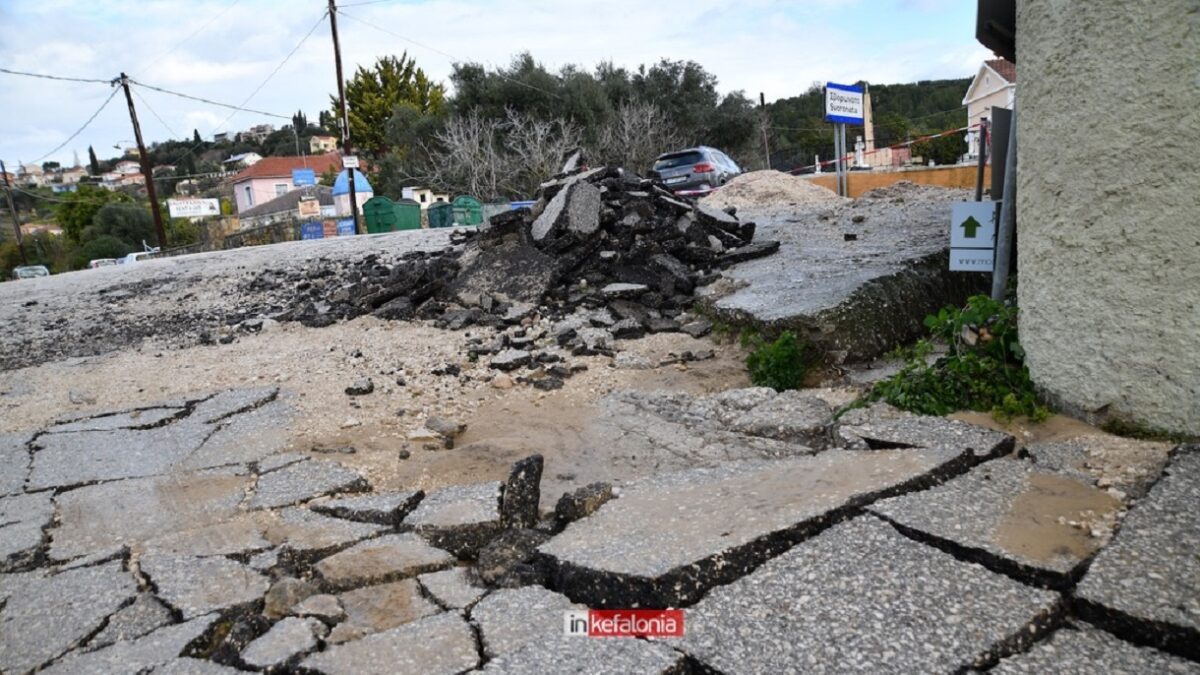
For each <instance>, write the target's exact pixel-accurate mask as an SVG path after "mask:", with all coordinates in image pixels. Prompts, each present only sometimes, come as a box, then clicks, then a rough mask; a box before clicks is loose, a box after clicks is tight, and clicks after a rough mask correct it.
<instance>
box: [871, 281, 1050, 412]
mask: <svg viewBox="0 0 1200 675" xmlns="http://www.w3.org/2000/svg"><path fill="white" fill-rule="evenodd" d="M925 326H926V327H927V328H929V330H930V337H931V338H933V339H937V340H940V341H944V342H945V343H946V345H947V347H948V352H947V353H946V355H945V356H943V357H941V358H939V359H937V360H936V361H935V362H934V363H932V364H930V363H929V357H930V355H931V354H932V352H933V345H932V343H931V342H930V341H929V340H921V341H919V342H917V344H916V345H914V346H913V347H912V348H910V349H908V350H905V351H904V352H903V355H904V359H905V363H904V367H903V368H901V370H900V372H898V373H896V374H895V375H893V376H892V377H890V378H888V379H886V380H883V381H882V382H879V383H878V384H876V385H875V387H874V389H872V391H871V393H870V395H869V396H868V399H869V400H873V401H875V400H884V401H887V402H888V403H890V404H892V405H894V406H896V407H897V408H902V409H904V410H909V411H912V412H915V413H920V414H923V415H946V414H949V413H952V412H956V411H958V410H980V411H990V412H991V413H992V415H994V416H995V417H997V418H1000V419H1010V418H1012V417H1016V416H1018V415H1025V416H1027V417H1031V418H1034V419H1036V420H1042V419H1045V418H1046V417H1047V416H1049V414H1050V411H1049V409H1047V408H1046V407H1045V406H1044V405H1042V403H1041V401H1040V400H1039V398H1038V396H1037V392H1036V391H1035V389H1034V386H1033V381H1032V380H1030V379H1029V369H1028V368H1026V367H1025V363H1024V360H1025V351H1024V350H1023V349H1021V343H1020V342H1019V341H1018V336H1017V308H1016V306H1015V305H1010V304H1005V303H1003V302H996V301H994V300H992V299H991V298H989V297H988V296H986V295H976V296H973V297H971V298H969V299H968V300H967V306H966V307H964V308H962V309H959V308H957V307H946V308H944V309H942V310H941V311H940V312H938V313H937V314H936V315H930V316H927V317H925Z"/></svg>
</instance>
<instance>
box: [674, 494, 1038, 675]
mask: <svg viewBox="0 0 1200 675" xmlns="http://www.w3.org/2000/svg"><path fill="white" fill-rule="evenodd" d="M1061 604H1062V601H1061V598H1060V596H1059V595H1058V594H1056V593H1052V592H1050V591H1045V590H1039V589H1035V588H1031V587H1029V586H1025V585H1023V584H1021V583H1018V582H1016V581H1014V580H1012V579H1009V578H1008V577H1005V576H1003V575H999V574H995V573H992V572H989V571H987V570H985V569H984V568H982V567H980V566H978V565H973V564H969V563H964V562H960V561H958V560H956V559H955V558H953V557H951V556H949V555H947V554H945V553H942V552H941V551H938V550H937V549H934V548H932V547H929V546H925V545H923V544H919V543H917V542H914V541H912V540H910V539H908V538H906V537H904V536H903V535H901V534H899V533H898V532H896V531H895V530H894V529H893V528H892V527H891V526H889V525H887V524H886V523H884V522H883V521H881V520H879V519H877V518H875V517H873V516H862V517H859V518H856V519H854V520H852V521H850V522H847V523H842V524H840V525H837V526H835V527H832V528H830V529H828V530H826V531H825V532H823V533H821V534H820V535H819V536H817V537H815V538H813V539H811V540H809V541H806V542H803V543H801V544H799V545H797V546H796V547H795V548H793V549H791V550H790V551H787V552H786V553H784V554H783V555H780V556H779V557H777V558H774V559H772V560H769V561H767V562H766V563H764V564H763V565H762V566H761V567H759V568H758V569H757V570H755V571H754V572H753V573H751V574H749V575H747V576H745V577H743V578H741V579H738V580H737V581H734V582H733V583H731V584H729V585H726V586H722V587H719V588H714V589H713V590H712V591H711V592H710V593H709V594H708V595H707V596H706V597H705V598H704V599H703V600H701V601H700V602H699V603H697V604H696V605H695V606H694V607H692V608H691V609H690V610H688V612H687V631H686V634H685V635H684V637H683V638H680V639H677V640H671V643H672V644H674V646H676V647H677V648H679V649H681V650H683V651H684V652H686V653H687V654H689V655H690V656H692V657H693V658H695V659H696V660H698V661H700V662H701V663H703V664H705V665H707V666H709V667H711V668H713V669H715V670H717V671H718V672H722V673H727V674H728V675H736V674H738V673H781V672H804V671H815V670H828V671H837V672H848V671H862V672H876V673H883V672H887V673H930V672H957V671H960V670H966V669H968V668H972V667H976V668H980V667H986V666H988V665H990V664H991V663H992V662H994V661H995V660H996V659H997V658H999V657H1001V656H1004V655H1006V654H1008V653H1011V652H1012V651H1015V650H1018V649H1021V648H1023V647H1025V646H1027V645H1028V644H1030V643H1031V642H1033V641H1034V640H1035V639H1036V638H1037V637H1038V635H1039V634H1040V633H1042V632H1044V631H1045V630H1047V629H1048V628H1049V627H1050V626H1051V625H1052V624H1053V623H1054V622H1056V621H1057V619H1058V617H1059V616H1060V614H1061V612H1062V607H1061Z"/></svg>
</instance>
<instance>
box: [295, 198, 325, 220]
mask: <svg viewBox="0 0 1200 675" xmlns="http://www.w3.org/2000/svg"><path fill="white" fill-rule="evenodd" d="M296 211H297V212H298V213H299V215H300V217H301V218H320V217H321V202H319V201H317V198H316V197H301V198H300V202H299V203H298V204H297V205H296Z"/></svg>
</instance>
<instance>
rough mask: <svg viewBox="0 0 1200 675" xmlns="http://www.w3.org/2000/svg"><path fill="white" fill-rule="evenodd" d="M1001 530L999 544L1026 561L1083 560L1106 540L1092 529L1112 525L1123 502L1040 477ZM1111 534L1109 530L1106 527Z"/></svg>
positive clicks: (1032, 479) (1018, 500) (1071, 482)
mask: <svg viewBox="0 0 1200 675" xmlns="http://www.w3.org/2000/svg"><path fill="white" fill-rule="evenodd" d="M1029 483H1030V485H1029V488H1028V489H1027V490H1026V491H1025V492H1023V493H1022V494H1020V495H1019V496H1018V497H1017V498H1016V499H1015V500H1013V503H1012V506H1011V507H1010V508H1009V511H1008V513H1006V514H1005V515H1004V518H1003V520H1001V521H1000V524H999V525H998V526H997V527H996V544H997V545H999V546H1001V547H1003V548H1005V549H1007V550H1009V551H1011V552H1013V553H1015V554H1018V555H1020V556H1023V557H1025V558H1028V559H1030V560H1035V561H1038V562H1043V563H1052V562H1054V561H1056V560H1058V559H1060V558H1063V557H1066V558H1069V559H1075V560H1082V559H1085V558H1088V557H1089V556H1091V555H1092V554H1093V553H1095V552H1096V551H1098V550H1099V549H1100V546H1101V545H1103V544H1104V543H1105V541H1106V538H1105V537H1103V536H1101V537H1097V536H1093V535H1092V530H1093V529H1094V528H1093V524H1098V523H1105V522H1112V521H1113V520H1115V519H1116V514H1117V512H1118V511H1119V510H1121V509H1122V508H1123V505H1122V504H1121V502H1120V500H1118V499H1116V498H1114V497H1111V496H1109V495H1108V494H1107V493H1105V492H1103V491H1102V490H1098V489H1096V488H1094V487H1092V486H1090V485H1085V484H1083V483H1081V482H1079V481H1077V480H1073V479H1071V478H1064V477H1062V476H1055V475H1052V474H1043V473H1035V474H1032V475H1031V476H1030V477H1029ZM1105 529H1106V530H1107V529H1108V528H1105Z"/></svg>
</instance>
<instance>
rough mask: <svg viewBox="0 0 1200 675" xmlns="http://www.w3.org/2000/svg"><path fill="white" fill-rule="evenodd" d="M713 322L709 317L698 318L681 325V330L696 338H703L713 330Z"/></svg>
mask: <svg viewBox="0 0 1200 675" xmlns="http://www.w3.org/2000/svg"><path fill="white" fill-rule="evenodd" d="M712 328H713V325H712V322H711V321H709V320H708V319H696V320H695V321H690V322H688V323H685V324H683V325H682V326H680V328H679V330H681V331H683V332H684V333H687V334H688V335H691V336H692V337H694V338H697V339H699V338H702V337H704V336H705V335H708V334H709V333H711V332H712Z"/></svg>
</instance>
